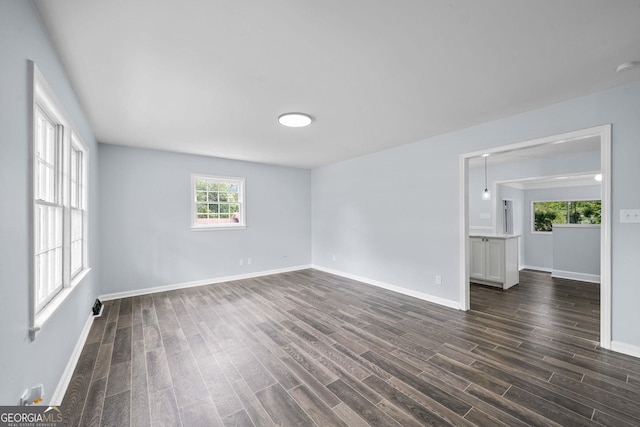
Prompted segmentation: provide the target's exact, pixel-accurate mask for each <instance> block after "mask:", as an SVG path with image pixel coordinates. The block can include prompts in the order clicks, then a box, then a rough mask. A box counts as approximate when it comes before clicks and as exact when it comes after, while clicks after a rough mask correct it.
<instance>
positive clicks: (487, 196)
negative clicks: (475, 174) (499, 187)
mask: <svg viewBox="0 0 640 427" xmlns="http://www.w3.org/2000/svg"><path fill="white" fill-rule="evenodd" d="M482 157H484V191H483V192H482V200H491V192H490V191H489V187H488V186H487V157H489V155H488V154H483V155H482Z"/></svg>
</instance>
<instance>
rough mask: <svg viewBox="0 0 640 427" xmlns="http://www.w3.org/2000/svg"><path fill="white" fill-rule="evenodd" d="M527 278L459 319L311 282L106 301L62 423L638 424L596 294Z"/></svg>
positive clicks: (637, 393) (289, 279) (634, 377)
mask: <svg viewBox="0 0 640 427" xmlns="http://www.w3.org/2000/svg"><path fill="white" fill-rule="evenodd" d="M521 279H522V280H521V283H520V284H519V285H517V286H515V287H514V288H512V289H509V290H507V291H500V290H496V289H493V288H489V287H484V286H472V297H471V301H472V310H471V311H469V312H466V313H465V312H460V311H457V310H451V309H447V308H443V307H440V306H437V305H434V304H429V303H426V302H423V301H420V300H416V299H413V298H410V297H406V296H403V295H399V294H395V293H392V292H388V291H385V290H382V289H378V288H375V287H372V286H369V285H364V284H361V283H358V282H354V281H351V280H347V279H343V278H340V277H336V276H332V275H329V274H326V273H322V272H319V271H315V270H304V271H300V272H294V273H286V274H279V275H274V276H268V277H264V278H260V279H249V280H241V281H235V282H229V283H223V284H216V285H210V286H204V287H198V288H190V289H184V290H178V291H172V292H166V293H157V294H153V295H146V296H140V297H133V298H126V299H121V300H116V301H110V302H108V303H107V304H106V308H105V312H104V314H103V316H102V317H101V318H98V319H96V320H95V321H94V324H93V327H92V329H91V332H90V334H89V337H88V339H87V341H86V344H85V347H84V350H83V352H82V355H81V357H80V361H79V362H78V366H77V368H76V371H75V373H74V375H73V378H72V381H71V383H70V385H69V388H68V390H67V394H66V395H65V398H64V401H63V409H64V412H65V417H66V419H67V424H66V425H68V426H75V425H82V426H89V425H96V426H97V425H103V426H118V427H122V426H128V425H132V426H149V425H151V426H185V427H187V426H189V427H192V426H217V425H220V426H221V425H224V426H252V425H253V426H271V425H288V426H305V425H317V426H329V425H342V426H344V425H350V426H366V425H372V426H418V425H455V426H470V425H480V426H500V425H502V426H524V425H535V426H552V425H611V426H625V425H636V426H638V425H640V404H638V402H640V360H639V359H635V358H632V357H627V356H623V355H620V354H617V353H613V352H609V351H605V350H600V349H598V348H597V342H596V340H597V337H598V319H599V304H598V292H599V291H598V285H593V284H586V283H580V282H572V281H568V280H552V279H550V278H549V276H548V275H547V274H544V273H537V272H530V271H524V272H522V274H521Z"/></svg>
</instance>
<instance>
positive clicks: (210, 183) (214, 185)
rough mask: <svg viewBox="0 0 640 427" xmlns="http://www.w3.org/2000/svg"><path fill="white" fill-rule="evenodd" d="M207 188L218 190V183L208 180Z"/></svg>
mask: <svg viewBox="0 0 640 427" xmlns="http://www.w3.org/2000/svg"><path fill="white" fill-rule="evenodd" d="M207 190H209V191H218V183H217V182H208V183H207Z"/></svg>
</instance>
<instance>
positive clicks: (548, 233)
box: [529, 198, 602, 236]
mask: <svg viewBox="0 0 640 427" xmlns="http://www.w3.org/2000/svg"><path fill="white" fill-rule="evenodd" d="M591 200H598V199H594V198H578V199H550V200H532V201H531V212H530V215H529V219H530V222H531V234H538V235H542V236H551V235H553V230H551V231H536V209H535V205H536V203H548V202H589V201H591ZM600 202H602V198H600ZM559 225H563V226H572V227H592V226H594V225H601V224H569V223H567V224H559Z"/></svg>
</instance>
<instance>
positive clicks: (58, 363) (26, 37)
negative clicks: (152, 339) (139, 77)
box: [0, 0, 99, 405]
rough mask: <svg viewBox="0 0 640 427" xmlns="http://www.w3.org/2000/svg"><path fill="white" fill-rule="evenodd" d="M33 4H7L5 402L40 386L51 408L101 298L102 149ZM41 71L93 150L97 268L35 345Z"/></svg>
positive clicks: (2, 180)
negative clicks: (34, 188) (33, 247)
mask: <svg viewBox="0 0 640 427" xmlns="http://www.w3.org/2000/svg"><path fill="white" fill-rule="evenodd" d="M43 28H44V27H43V25H42V23H41V21H40V18H39V16H38V15H37V12H36V11H35V8H34V6H33V4H32V3H31V2H30V1H13V0H0V129H2V133H1V134H0V138H1V140H0V200H1V201H2V209H0V404H1V405H17V404H18V401H19V396H20V394H22V392H23V391H24V390H25V389H26V388H27V387H30V386H32V385H34V384H37V383H43V384H44V387H45V394H46V396H45V402H49V399H50V398H51V395H52V393H53V392H54V391H55V388H56V386H57V385H58V381H59V379H60V377H61V375H62V373H63V371H64V368H65V366H66V364H67V362H68V361H69V358H70V356H71V353H72V351H73V348H74V346H75V344H76V342H77V340H78V337H79V336H80V334H81V331H82V328H83V326H84V325H85V322H86V320H87V319H88V317H89V314H90V308H91V304H92V301H93V299H94V298H95V297H96V296H97V295H98V282H97V277H98V274H99V270H98V267H99V265H98V258H99V253H98V241H97V234H98V233H97V226H96V225H97V224H98V209H97V203H96V202H97V198H96V191H97V187H98V181H97V177H98V173H97V167H98V163H97V151H98V150H97V143H96V141H95V138H94V136H93V134H92V132H91V129H90V127H89V123H88V122H87V120H86V119H85V116H84V114H83V112H82V109H81V107H80V105H79V103H78V101H77V99H76V97H75V95H74V93H73V90H72V88H71V85H70V84H69V81H68V80H67V77H66V75H65V71H64V69H63V67H62V66H61V64H60V62H59V60H58V57H57V56H56V53H55V52H54V50H53V47H52V45H51V43H50V41H49V39H48V36H47V34H46V32H45V31H44V29H43ZM29 59H31V60H33V61H35V63H36V65H37V66H38V68H39V69H40V71H41V72H42V74H43V75H44V77H45V79H47V81H48V82H49V84H50V85H51V87H52V89H53V91H54V92H55V93H56V95H57V97H58V98H59V100H60V101H61V103H62V104H63V106H64V108H65V109H66V111H67V113H68V114H69V116H70V117H71V120H72V121H73V123H74V125H75V127H76V129H77V131H78V132H79V133H80V135H81V136H82V138H83V140H84V142H85V144H86V145H87V146H88V149H89V234H90V236H89V238H90V240H89V260H90V264H91V267H92V268H93V270H92V271H91V272H90V273H89V275H88V276H87V277H86V278H85V280H84V281H83V282H82V283H81V284H80V285H78V287H77V288H76V289H75V290H74V292H73V293H72V294H71V296H70V297H69V298H68V299H67V300H66V301H65V303H64V304H63V305H62V306H61V307H60V308H59V310H58V311H57V312H56V313H55V315H54V316H53V317H52V318H51V319H50V320H49V322H48V323H47V324H46V325H45V326H44V328H43V329H42V331H41V332H40V334H39V335H38V336H37V338H36V340H35V341H33V342H31V341H30V340H29V259H30V252H29V210H30V206H31V202H30V200H29V191H28V190H29V188H28V178H29V163H30V158H29V144H30V141H29V128H30V122H29V108H30V107H29V101H28V91H29V87H30V86H29V85H30V83H29V79H28V62H27V60H29Z"/></svg>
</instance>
